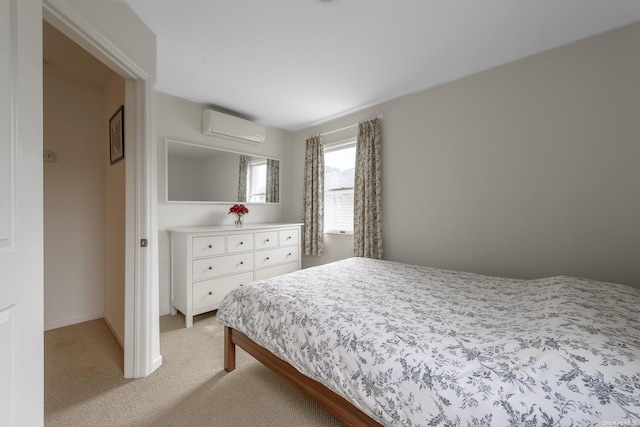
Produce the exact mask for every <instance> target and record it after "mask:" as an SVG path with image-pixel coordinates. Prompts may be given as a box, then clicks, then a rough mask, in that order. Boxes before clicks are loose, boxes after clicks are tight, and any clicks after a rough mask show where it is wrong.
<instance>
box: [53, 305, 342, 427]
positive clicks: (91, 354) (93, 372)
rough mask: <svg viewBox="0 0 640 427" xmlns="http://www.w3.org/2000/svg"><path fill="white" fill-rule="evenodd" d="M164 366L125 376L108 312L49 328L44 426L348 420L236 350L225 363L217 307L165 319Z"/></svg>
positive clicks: (299, 424) (302, 425)
mask: <svg viewBox="0 0 640 427" xmlns="http://www.w3.org/2000/svg"><path fill="white" fill-rule="evenodd" d="M160 346H161V347H160V348H161V354H162V357H163V365H162V367H160V369H158V370H157V371H156V372H154V373H153V374H151V375H150V376H148V377H146V378H143V379H139V380H126V379H124V378H123V377H122V375H123V362H122V359H123V355H122V349H121V348H120V347H119V345H118V343H117V341H116V339H115V338H114V336H113V335H112V334H111V332H110V331H109V329H108V328H107V325H106V324H105V322H104V320H103V319H98V320H94V321H91V322H85V323H80V324H77V325H72V326H68V327H65V328H60V329H55V330H51V331H47V332H45V426H49V427H54V426H64V427H72V426H96V427H97V426H100V427H103V426H148V427H152V426H153V427H158V426H173V427H175V426H189V427H199V426H234V427H235V426H252V427H253V426H278V427H280V426H283V427H284V426H292V427H294V426H295V427H306V426H309V427H312V426H318V427H320V426H322V427H325V426H343V425H344V424H342V423H341V422H340V421H338V420H337V419H336V418H335V417H333V416H332V415H331V414H329V413H328V412H326V411H325V410H324V409H322V408H320V407H319V406H318V405H317V404H316V403H315V402H313V401H312V400H311V399H309V398H307V397H306V396H304V395H303V394H302V393H301V392H299V391H298V390H297V389H295V388H293V387H292V386H290V385H289V384H288V383H286V382H285V381H284V380H282V379H280V378H279V377H278V376H277V375H275V374H274V373H272V372H271V371H270V370H269V369H267V368H265V367H264V366H263V365H262V364H260V363H259V362H257V361H256V360H255V359H253V358H252V357H251V356H249V355H247V354H246V353H245V352H244V351H242V350H241V349H238V357H237V368H236V370H235V371H233V372H231V373H226V372H224V370H223V369H222V360H223V351H222V350H223V328H222V326H220V325H219V324H218V323H217V322H216V321H215V315H214V313H209V314H204V315H201V316H197V317H196V318H195V319H194V326H193V327H192V328H190V329H185V328H184V317H182V316H181V315H180V314H178V315H176V316H162V317H161V318H160Z"/></svg>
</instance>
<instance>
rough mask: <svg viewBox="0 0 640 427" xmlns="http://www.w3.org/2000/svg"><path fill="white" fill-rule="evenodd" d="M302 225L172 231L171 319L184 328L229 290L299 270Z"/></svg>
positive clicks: (213, 306)
mask: <svg viewBox="0 0 640 427" xmlns="http://www.w3.org/2000/svg"><path fill="white" fill-rule="evenodd" d="M301 225H302V224H255V225H245V226H244V227H243V228H234V227H233V226H214V227H174V228H168V229H167V231H170V232H171V314H176V312H177V311H178V310H179V311H180V312H182V313H183V314H184V316H185V324H186V327H187V328H190V327H191V326H192V325H193V316H195V315H197V314H201V313H206V312H207V311H211V310H215V309H217V308H218V306H219V305H220V302H222V299H223V298H224V296H225V295H226V294H227V293H228V292H229V291H231V290H232V289H234V288H236V287H238V286H242V285H243V284H245V283H249V282H253V281H254V280H261V279H268V278H270V277H273V276H278V275H281V274H285V273H290V272H292V271H296V270H299V269H300V260H301V252H300V234H301V230H300V227H301Z"/></svg>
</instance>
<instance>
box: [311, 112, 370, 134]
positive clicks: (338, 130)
mask: <svg viewBox="0 0 640 427" xmlns="http://www.w3.org/2000/svg"><path fill="white" fill-rule="evenodd" d="M381 118H382V114H381V115H379V116H375V117H372V118H371V119H381ZM371 119H370V120H371ZM359 124H360V123H356V124H355V125H350V126H345V127H343V128H340V129H336V130H330V131H329V132H324V133H321V134H320V135H319V136H326V135H331V134H332V133H337V132H342V131H343V130H347V129H351V128H354V127H356V126H358V125H359Z"/></svg>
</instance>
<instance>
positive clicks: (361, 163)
mask: <svg viewBox="0 0 640 427" xmlns="http://www.w3.org/2000/svg"><path fill="white" fill-rule="evenodd" d="M380 146H381V143H380V119H378V118H375V119H371V120H367V121H364V122H361V123H360V124H359V125H358V139H357V141H356V171H355V183H354V189H353V253H354V255H356V256H360V257H367V258H378V259H382V258H383V257H384V254H383V250H382V218H381V214H382V199H381V189H382V175H381V171H380V164H381V158H382V156H381V147H380Z"/></svg>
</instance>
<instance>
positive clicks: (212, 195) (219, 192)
mask: <svg viewBox="0 0 640 427" xmlns="http://www.w3.org/2000/svg"><path fill="white" fill-rule="evenodd" d="M165 144H166V156H165V159H166V160H165V165H166V181H167V182H166V189H167V202H208V203H238V202H242V203H280V161H279V160H278V159H268V158H266V157H261V156H257V155H254V154H245V153H240V152H235V151H227V150H222V149H220V148H214V147H209V146H205V145H198V144H192V143H188V142H182V141H175V140H171V139H167V140H165Z"/></svg>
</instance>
